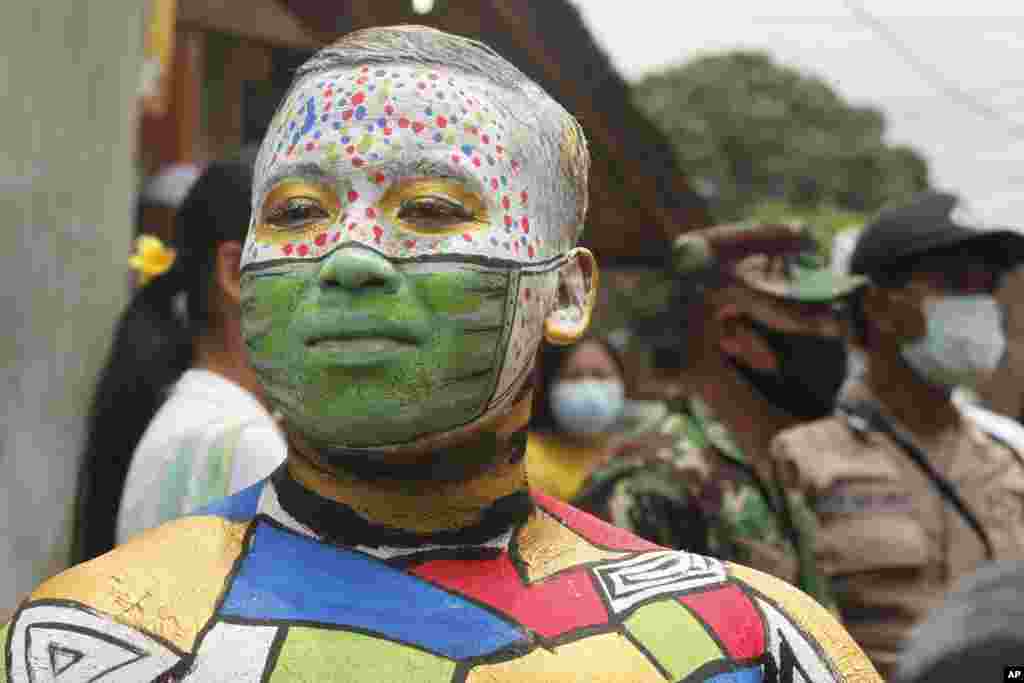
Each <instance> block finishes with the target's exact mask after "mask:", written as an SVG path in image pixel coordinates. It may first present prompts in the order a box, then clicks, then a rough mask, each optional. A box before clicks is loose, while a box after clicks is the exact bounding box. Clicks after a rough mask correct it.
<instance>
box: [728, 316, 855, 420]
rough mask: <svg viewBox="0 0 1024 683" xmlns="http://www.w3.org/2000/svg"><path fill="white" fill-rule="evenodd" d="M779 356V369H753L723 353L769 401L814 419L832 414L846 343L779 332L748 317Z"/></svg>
mask: <svg viewBox="0 0 1024 683" xmlns="http://www.w3.org/2000/svg"><path fill="white" fill-rule="evenodd" d="M747 321H748V324H749V325H750V327H751V329H753V330H754V331H755V332H757V333H758V334H759V335H761V338H762V339H764V340H765V342H766V343H767V344H768V346H769V347H771V349H772V351H774V352H775V356H776V357H777V358H778V366H779V367H778V370H776V371H771V370H756V369H754V368H752V367H750V366H749V365H746V364H744V363H741V362H740V361H738V360H737V359H735V358H731V357H729V356H726V357H727V358H728V359H729V362H730V363H731V364H732V365H733V367H735V368H736V370H737V371H738V372H739V373H740V375H742V376H743V378H744V379H746V380H747V381H748V382H750V383H751V384H752V385H753V386H754V388H755V389H756V390H757V391H758V392H759V393H760V394H761V395H762V396H763V397H764V398H765V399H766V400H768V402H769V403H772V404H773V405H775V406H778V407H779V408H781V409H782V410H785V411H786V412H787V413H789V414H790V415H792V416H793V417H797V418H801V419H804V420H816V419H818V418H821V417H826V416H827V415H830V414H832V411H833V410H834V409H835V403H836V395H837V394H838V393H839V389H840V387H842V385H843V381H844V380H845V379H846V362H847V352H846V344H845V343H844V342H843V340H842V339H840V338H838V337H835V338H833V337H822V336H819V335H816V334H795V333H792V332H780V331H779V330H776V329H773V328H771V327H768V326H767V325H765V324H764V323H762V322H759V321H757V320H754V319H753V318H748V319H747Z"/></svg>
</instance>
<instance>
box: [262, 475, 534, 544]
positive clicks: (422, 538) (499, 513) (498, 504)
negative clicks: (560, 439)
mask: <svg viewBox="0 0 1024 683" xmlns="http://www.w3.org/2000/svg"><path fill="white" fill-rule="evenodd" d="M271 480H272V481H273V483H274V488H275V491H276V492H277V499H278V501H279V502H280V504H281V507H282V508H284V510H285V512H287V513H288V514H289V515H291V516H292V517H293V518H295V520H296V521H298V522H300V523H301V524H303V525H305V526H307V527H309V528H310V529H312V530H313V531H314V532H315V533H317V534H318V535H319V536H320V537H321V538H323V540H325V541H327V542H328V543H334V544H337V545H347V546H366V547H368V548H379V547H381V546H392V547H400V548H415V547H418V546H424V545H451V546H458V545H467V546H468V545H479V544H482V543H485V542H487V541H489V540H491V539H493V538H495V537H497V536H500V535H501V534H503V533H505V532H506V531H508V530H509V529H514V528H517V527H519V526H521V525H522V524H524V523H525V522H526V520H527V519H528V518H529V516H530V513H531V512H533V499H532V498H531V497H530V494H529V492H527V491H526V490H525V489H524V490H522V491H517V492H516V493H513V494H510V495H508V496H504V497H502V498H499V499H497V500H495V501H494V502H493V503H492V504H491V505H490V506H489V507H487V508H486V509H485V510H484V511H483V513H482V515H481V517H480V521H479V522H477V523H476V524H472V525H470V526H467V527H463V528H460V529H451V530H445V531H438V532H434V533H429V534H421V533H416V532H413V531H409V530H407V529H400V528H397V527H392V526H388V525H385V524H375V523H373V522H370V521H369V520H367V519H365V518H364V517H362V516H360V515H359V514H357V513H356V512H355V511H354V510H353V509H352V508H350V507H349V506H347V505H344V504H342V503H339V502H337V501H334V500H330V499H328V498H324V497H322V496H320V495H317V494H316V493H314V492H313V491H311V490H309V489H307V488H306V487H305V486H303V485H302V484H300V483H299V482H297V481H295V479H293V478H292V476H291V474H290V473H289V472H288V467H287V465H282V466H281V467H279V468H278V469H277V470H276V471H275V472H274V473H273V474H272V475H271Z"/></svg>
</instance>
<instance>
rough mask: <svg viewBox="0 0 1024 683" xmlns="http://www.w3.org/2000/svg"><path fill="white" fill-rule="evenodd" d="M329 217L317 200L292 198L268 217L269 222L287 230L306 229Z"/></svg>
mask: <svg viewBox="0 0 1024 683" xmlns="http://www.w3.org/2000/svg"><path fill="white" fill-rule="evenodd" d="M329 216H330V214H329V213H328V212H327V211H325V210H324V209H323V208H322V207H321V206H320V204H319V203H317V201H316V200H315V199H310V198H308V197H292V198H291V199H288V200H287V201H285V202H284V203H283V204H281V205H280V206H278V207H276V208H275V209H273V210H272V211H271V212H270V215H268V216H267V222H268V223H270V224H271V225H276V226H277V227H280V228H285V229H289V228H304V227H307V226H309V225H313V224H315V223H319V222H321V221H323V220H324V219H325V218H328V217H329Z"/></svg>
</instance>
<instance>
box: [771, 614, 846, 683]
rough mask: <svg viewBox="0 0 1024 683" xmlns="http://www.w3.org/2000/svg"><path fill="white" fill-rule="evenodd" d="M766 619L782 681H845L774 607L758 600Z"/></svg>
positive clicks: (773, 659)
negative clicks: (838, 676) (837, 675)
mask: <svg viewBox="0 0 1024 683" xmlns="http://www.w3.org/2000/svg"><path fill="white" fill-rule="evenodd" d="M755 599H756V600H757V606H758V607H759V608H760V609H761V613H762V614H763V615H764V620H765V631H766V632H767V634H768V652H769V654H770V655H771V657H770V660H771V662H772V665H773V666H775V667H776V668H777V671H778V673H777V675H778V679H777V680H779V681H787V682H788V681H792V683H840V681H841V680H842V679H839V678H837V677H836V675H835V674H834V673H833V672H832V671H831V670H830V669H829V667H828V666H826V664H825V662H824V661H822V659H821V657H820V656H819V655H818V654H817V651H816V649H815V647H814V645H812V644H811V643H810V641H808V639H807V636H806V635H804V633H803V632H802V631H801V630H800V629H798V628H797V627H796V626H795V625H794V624H793V622H792V621H790V619H789V618H788V617H787V616H785V615H784V614H782V612H780V611H779V609H778V608H777V607H775V605H773V604H772V603H770V602H768V601H767V600H764V599H762V598H760V597H757V598H755Z"/></svg>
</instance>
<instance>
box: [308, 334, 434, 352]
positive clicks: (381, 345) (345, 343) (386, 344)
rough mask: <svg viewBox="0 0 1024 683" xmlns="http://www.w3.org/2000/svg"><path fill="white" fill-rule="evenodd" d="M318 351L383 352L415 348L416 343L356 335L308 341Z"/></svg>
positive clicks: (309, 345)
mask: <svg viewBox="0 0 1024 683" xmlns="http://www.w3.org/2000/svg"><path fill="white" fill-rule="evenodd" d="M306 346H307V347H309V348H311V349H316V350H318V351H328V352H336V353H382V352H387V351H401V350H403V349H412V348H415V346H416V345H415V344H414V343H411V342H408V341H403V340H399V339H392V338H390V337H354V338H349V339H332V338H322V339H314V340H312V341H310V342H307V343H306Z"/></svg>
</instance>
